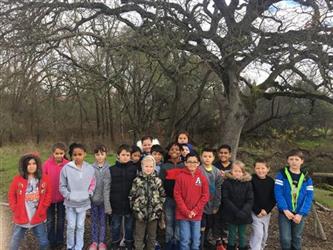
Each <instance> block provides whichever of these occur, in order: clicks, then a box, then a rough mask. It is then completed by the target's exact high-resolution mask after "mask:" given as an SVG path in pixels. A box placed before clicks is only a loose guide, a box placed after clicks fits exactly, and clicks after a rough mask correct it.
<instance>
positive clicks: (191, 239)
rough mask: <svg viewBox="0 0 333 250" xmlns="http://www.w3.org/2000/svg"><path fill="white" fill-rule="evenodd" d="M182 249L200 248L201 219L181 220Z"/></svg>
mask: <svg viewBox="0 0 333 250" xmlns="http://www.w3.org/2000/svg"><path fill="white" fill-rule="evenodd" d="M178 222H179V232H180V250H190V249H191V250H199V248H200V228H201V221H189V220H179V221H178Z"/></svg>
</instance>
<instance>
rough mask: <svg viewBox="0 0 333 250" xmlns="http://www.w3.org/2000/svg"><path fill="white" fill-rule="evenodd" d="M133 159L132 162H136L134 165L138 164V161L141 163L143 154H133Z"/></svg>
mask: <svg viewBox="0 0 333 250" xmlns="http://www.w3.org/2000/svg"><path fill="white" fill-rule="evenodd" d="M131 158H132V161H133V162H134V163H137V162H138V161H140V159H141V153H140V152H139V151H138V152H133V153H132V154H131Z"/></svg>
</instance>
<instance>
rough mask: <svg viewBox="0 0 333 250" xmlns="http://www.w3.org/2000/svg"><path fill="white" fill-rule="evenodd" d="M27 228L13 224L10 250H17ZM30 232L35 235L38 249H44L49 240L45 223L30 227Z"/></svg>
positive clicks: (46, 247)
mask: <svg viewBox="0 0 333 250" xmlns="http://www.w3.org/2000/svg"><path fill="white" fill-rule="evenodd" d="M27 230H28V228H25V227H21V226H19V225H15V226H14V230H13V235H12V239H11V241H10V250H18V249H19V246H20V242H21V240H22V239H23V238H24V234H25V232H26V231H27ZM31 230H32V232H33V233H34V235H35V236H36V238H37V239H38V242H39V249H40V250H46V249H48V246H49V241H48V239H47V230H46V224H45V223H42V224H39V225H37V226H35V227H33V228H31Z"/></svg>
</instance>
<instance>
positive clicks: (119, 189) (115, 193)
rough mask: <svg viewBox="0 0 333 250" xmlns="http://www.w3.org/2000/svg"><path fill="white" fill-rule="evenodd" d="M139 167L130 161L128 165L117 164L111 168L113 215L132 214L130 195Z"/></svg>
mask: <svg viewBox="0 0 333 250" xmlns="http://www.w3.org/2000/svg"><path fill="white" fill-rule="evenodd" d="M136 173H137V167H136V166H135V165H134V164H133V163H132V162H131V161H130V162H128V163H120V162H118V161H117V162H116V164H115V165H114V166H112V167H110V174H111V180H112V181H111V189H110V201H111V208H112V213H113V214H118V215H125V214H130V213H131V210H130V202H129V198H128V196H129V193H130V190H131V187H132V183H133V180H134V178H135V177H136Z"/></svg>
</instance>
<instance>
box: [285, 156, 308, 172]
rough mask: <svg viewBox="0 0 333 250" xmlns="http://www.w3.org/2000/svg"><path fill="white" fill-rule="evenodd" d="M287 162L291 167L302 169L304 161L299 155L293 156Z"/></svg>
mask: <svg viewBox="0 0 333 250" xmlns="http://www.w3.org/2000/svg"><path fill="white" fill-rule="evenodd" d="M287 162H288V165H289V166H290V167H292V168H296V169H300V168H301V166H302V164H303V163H304V160H303V159H302V158H300V157H299V156H297V155H292V156H289V157H288V159H287Z"/></svg>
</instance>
